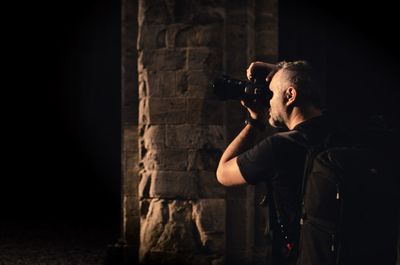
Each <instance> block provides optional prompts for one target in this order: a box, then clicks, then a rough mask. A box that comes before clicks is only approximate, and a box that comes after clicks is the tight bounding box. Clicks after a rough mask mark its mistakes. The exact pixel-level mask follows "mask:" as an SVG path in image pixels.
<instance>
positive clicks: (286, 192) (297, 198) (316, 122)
mask: <svg viewBox="0 0 400 265" xmlns="http://www.w3.org/2000/svg"><path fill="white" fill-rule="evenodd" d="M334 127H335V125H334V123H333V122H332V120H331V119H330V118H328V116H327V115H321V116H318V117H314V118H312V119H309V120H307V121H304V122H302V123H300V124H298V125H297V126H296V127H295V128H294V129H293V130H292V131H291V132H290V135H291V137H292V138H297V139H299V141H292V140H290V139H288V137H285V135H287V134H288V133H287V132H284V133H276V134H274V135H272V136H269V137H267V138H266V139H264V140H263V141H261V142H260V143H259V144H257V145H256V146H254V147H253V148H252V149H250V150H248V151H246V152H244V153H242V154H241V155H239V156H238V158H237V164H238V166H239V169H240V172H241V173H242V176H243V177H244V178H245V180H246V182H247V183H249V184H256V183H259V182H269V183H270V186H271V187H272V189H273V194H274V199H275V202H276V203H275V204H277V205H278V206H279V207H280V213H281V215H282V216H283V218H284V219H285V220H284V221H285V222H286V224H287V226H288V227H289V228H290V231H288V233H289V236H290V237H292V241H293V242H294V243H297V240H298V236H299V229H300V227H299V217H300V211H301V186H302V179H303V171H304V163H305V157H306V154H307V147H306V146H312V145H319V144H322V143H323V141H324V140H325V139H326V137H327V136H328V134H330V133H331V132H332V130H333V128H334ZM274 221H275V220H272V228H273V229H274V230H276V228H277V223H276V222H274ZM278 233H279V232H276V231H275V232H274V235H277V234H278ZM281 240H282V239H281ZM278 241H279V237H278V236H274V242H275V243H274V244H278ZM280 243H282V242H280ZM276 264H284V263H282V262H276Z"/></svg>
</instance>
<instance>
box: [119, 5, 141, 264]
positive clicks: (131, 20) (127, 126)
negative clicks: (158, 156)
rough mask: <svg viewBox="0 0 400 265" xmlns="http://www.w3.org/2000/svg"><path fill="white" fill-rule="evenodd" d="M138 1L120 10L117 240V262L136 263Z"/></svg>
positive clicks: (137, 210) (137, 231) (137, 241)
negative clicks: (119, 220) (119, 171)
mask: <svg viewBox="0 0 400 265" xmlns="http://www.w3.org/2000/svg"><path fill="white" fill-rule="evenodd" d="M137 12H138V1H132V0H124V1H122V10H121V36H122V45H121V66H122V68H121V70H122V71H121V79H122V82H121V85H122V93H121V106H122V148H121V149H122V154H121V162H122V163H121V173H122V189H121V193H122V194H121V207H122V218H121V239H122V240H123V242H119V243H123V245H121V244H118V245H117V248H119V250H118V253H116V255H118V257H117V258H119V259H121V258H123V259H125V260H126V262H130V263H136V261H137V253H138V249H139V220H140V217H139V196H138V186H139V176H138V166H137V165H138V158H139V156H138V121H137V117H138V77H137V52H136V41H137V30H138V26H137Z"/></svg>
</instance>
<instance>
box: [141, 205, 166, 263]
mask: <svg viewBox="0 0 400 265" xmlns="http://www.w3.org/2000/svg"><path fill="white" fill-rule="evenodd" d="M146 208H147V210H146V215H144V216H143V217H142V218H141V222H140V226H141V229H140V249H139V258H140V259H141V260H142V259H143V258H144V257H145V256H146V254H147V253H148V252H149V251H150V250H151V249H152V248H153V247H154V246H156V245H157V242H158V240H159V238H160V236H161V234H162V233H163V231H164V226H165V224H166V223H167V222H168V219H169V210H168V203H167V201H165V200H160V199H153V200H150V203H149V205H148V206H146Z"/></svg>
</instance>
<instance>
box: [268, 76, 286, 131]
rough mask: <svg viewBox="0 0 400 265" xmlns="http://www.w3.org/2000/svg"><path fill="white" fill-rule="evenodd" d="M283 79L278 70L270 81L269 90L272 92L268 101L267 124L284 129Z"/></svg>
mask: <svg viewBox="0 0 400 265" xmlns="http://www.w3.org/2000/svg"><path fill="white" fill-rule="evenodd" d="M283 84H284V79H283V72H282V70H279V71H278V72H277V73H276V74H275V75H274V76H273V77H272V80H271V83H270V85H269V89H270V90H271V92H272V98H271V99H270V101H269V104H270V109H269V119H268V122H269V124H270V125H271V126H273V127H276V128H278V127H279V128H282V127H286V125H285V117H286V105H285V100H284V91H285V90H284V89H283Z"/></svg>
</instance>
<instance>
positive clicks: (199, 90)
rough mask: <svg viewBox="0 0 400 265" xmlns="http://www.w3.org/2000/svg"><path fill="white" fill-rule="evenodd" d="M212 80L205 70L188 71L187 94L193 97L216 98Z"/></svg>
mask: <svg viewBox="0 0 400 265" xmlns="http://www.w3.org/2000/svg"><path fill="white" fill-rule="evenodd" d="M212 82H213V80H212V78H211V77H210V75H207V74H206V73H205V72H204V71H200V70H195V71H188V72H187V83H188V87H187V92H186V94H185V95H186V96H187V97H191V98H213V97H214V98H215V95H214V91H213V88H212Z"/></svg>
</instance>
